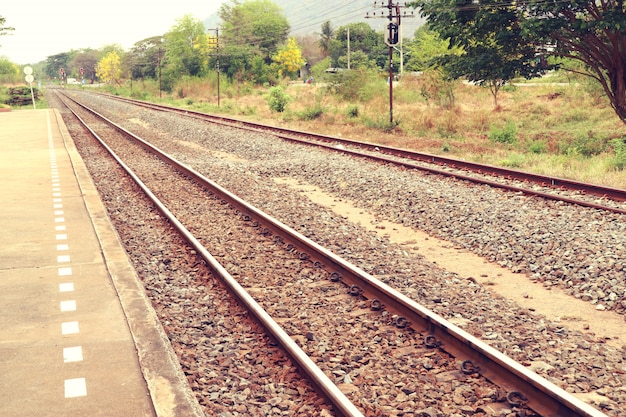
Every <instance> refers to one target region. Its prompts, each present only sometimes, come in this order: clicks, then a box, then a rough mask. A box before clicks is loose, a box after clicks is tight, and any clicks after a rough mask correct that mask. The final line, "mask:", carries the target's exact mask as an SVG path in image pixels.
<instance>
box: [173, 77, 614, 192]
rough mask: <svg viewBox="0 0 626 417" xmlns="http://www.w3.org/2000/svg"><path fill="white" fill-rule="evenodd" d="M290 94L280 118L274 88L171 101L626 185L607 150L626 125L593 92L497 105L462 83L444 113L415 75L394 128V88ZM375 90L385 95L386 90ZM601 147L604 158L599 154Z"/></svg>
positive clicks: (568, 90) (529, 91)
mask: <svg viewBox="0 0 626 417" xmlns="http://www.w3.org/2000/svg"><path fill="white" fill-rule="evenodd" d="M283 88H284V89H285V92H286V94H288V95H289V96H290V97H291V98H292V99H293V100H292V101H291V102H290V103H289V105H288V107H287V111H285V112H284V113H280V114H279V113H272V112H271V111H270V109H269V106H268V105H267V102H266V100H265V98H264V95H265V94H266V93H267V88H261V87H251V86H248V85H238V86H233V85H228V84H226V85H225V86H224V85H223V86H222V90H221V94H220V96H221V106H220V107H219V108H218V107H217V106H216V103H217V92H216V84H215V82H214V80H212V81H191V80H187V81H185V82H184V83H183V84H181V85H179V86H177V87H176V88H175V89H174V93H173V94H172V97H173V99H172V100H173V101H174V102H175V104H176V105H180V106H188V107H193V108H196V109H200V110H202V111H207V112H212V113H217V112H222V113H228V114H231V115H233V116H237V117H243V118H248V119H253V120H255V121H259V122H263V123H267V124H271V125H280V126H285V127H290V128H294V129H300V130H310V131H315V132H319V133H322V134H327V135H332V136H340V137H350V138H353V139H357V140H364V141H370V142H375V143H380V144H384V145H387V146H396V147H402V148H411V149H416V150H419V151H422V152H428V153H433V154H438V155H447V156H450V157H456V158H462V159H466V160H472V161H476V162H481V163H487V164H492V165H504V166H509V167H513V168H515V169H521V170H528V171H532V172H537V173H540V174H546V175H552V176H558V177H563V178H571V179H576V180H580V181H585V182H592V183H597V184H602V185H606V186H613V187H618V188H626V172H624V171H619V170H615V169H613V168H612V166H611V164H610V158H611V157H612V155H611V154H610V147H608V146H607V145H606V144H607V143H608V141H609V140H610V139H613V138H619V137H626V126H625V125H624V124H623V123H622V122H621V121H620V120H619V119H618V118H617V116H616V115H615V113H614V112H613V110H612V109H611V107H610V106H609V104H608V102H607V100H606V99H605V98H603V97H602V94H600V93H598V92H597V91H589V89H588V88H587V87H585V86H581V85H578V84H572V85H563V84H543V85H541V84H540V85H535V84H533V85H527V86H519V87H512V88H507V89H504V90H503V91H501V92H500V94H499V97H498V104H499V105H498V107H497V108H495V107H494V102H493V97H492V95H491V93H490V92H489V90H488V89H484V88H480V87H476V86H472V85H467V84H461V83H459V84H458V85H456V86H455V93H454V96H455V100H454V103H452V105H450V106H448V107H442V106H441V105H438V104H436V103H434V102H432V101H431V102H427V101H426V100H425V99H424V98H423V97H422V96H421V94H420V88H421V86H420V80H418V79H406V81H403V82H402V83H397V84H396V87H395V89H394V103H393V107H394V112H393V114H394V121H395V122H397V123H398V124H397V126H395V127H394V128H393V129H390V128H389V96H388V87H387V90H386V91H376V93H375V94H374V95H373V98H372V99H371V100H369V101H367V102H345V101H341V100H339V99H338V97H337V96H335V95H333V94H330V93H329V92H328V90H327V88H326V87H325V86H324V85H319V84H314V85H308V84H301V83H292V84H285V85H284V86H283ZM373 88H378V89H379V90H380V86H377V87H373ZM312 109H313V110H314V109H321V112H320V114H319V115H318V117H316V118H312V119H311V120H308V119H307V117H305V116H304V115H306V114H311V113H312V112H311V110H312ZM355 112H356V113H357V115H356V117H355V115H354V113H355ZM315 114H316V115H317V113H315ZM507 123H513V124H514V125H515V127H516V133H515V141H514V143H498V142H494V141H493V140H491V139H490V134H491V132H492V131H493V130H494V129H496V130H497V129H503V128H504V127H505V126H506V125H507ZM587 148H589V149H587ZM600 148H604V150H605V152H602V153H600V154H597V155H596V154H593V152H592V151H595V150H597V149H600ZM588 151H589V152H591V154H589V155H588V154H587V152H588ZM607 151H608V152H607Z"/></svg>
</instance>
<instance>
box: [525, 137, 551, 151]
mask: <svg viewBox="0 0 626 417" xmlns="http://www.w3.org/2000/svg"><path fill="white" fill-rule="evenodd" d="M528 150H529V151H530V152H531V153H544V152H546V151H547V150H548V144H547V143H546V141H545V140H534V141H532V142H531V143H530V145H528Z"/></svg>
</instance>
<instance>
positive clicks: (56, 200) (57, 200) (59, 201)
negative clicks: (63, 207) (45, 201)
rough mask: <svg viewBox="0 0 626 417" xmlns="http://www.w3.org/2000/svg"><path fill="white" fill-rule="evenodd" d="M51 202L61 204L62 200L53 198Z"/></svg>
mask: <svg viewBox="0 0 626 417" xmlns="http://www.w3.org/2000/svg"><path fill="white" fill-rule="evenodd" d="M52 202H53V203H61V202H63V199H62V198H53V199H52Z"/></svg>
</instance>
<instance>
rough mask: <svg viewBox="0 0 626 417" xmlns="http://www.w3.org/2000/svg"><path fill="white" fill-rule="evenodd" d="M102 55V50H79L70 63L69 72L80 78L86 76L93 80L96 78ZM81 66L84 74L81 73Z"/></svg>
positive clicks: (87, 78)
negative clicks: (97, 66)
mask: <svg viewBox="0 0 626 417" xmlns="http://www.w3.org/2000/svg"><path fill="white" fill-rule="evenodd" d="M101 55H102V54H101V52H99V51H96V50H94V49H82V50H80V51H77V52H76V53H75V54H73V56H72V58H71V59H70V61H69V63H68V70H69V73H70V74H72V76H74V77H76V78H78V79H82V78H84V79H86V80H90V81H92V82H93V81H94V80H95V78H96V65H98V60H99V57H100V56H101ZM81 68H82V69H83V74H82V75H81V73H80V69H81Z"/></svg>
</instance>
